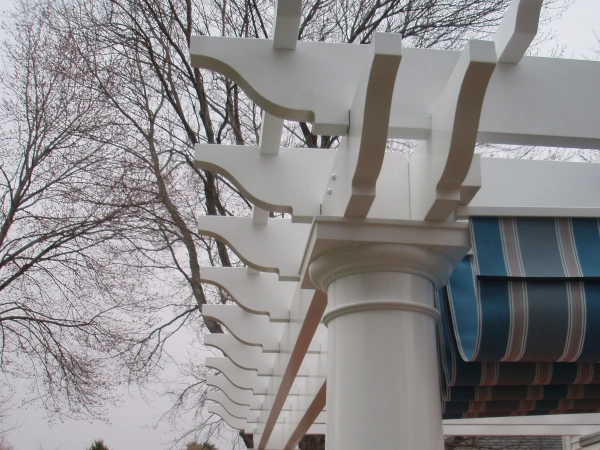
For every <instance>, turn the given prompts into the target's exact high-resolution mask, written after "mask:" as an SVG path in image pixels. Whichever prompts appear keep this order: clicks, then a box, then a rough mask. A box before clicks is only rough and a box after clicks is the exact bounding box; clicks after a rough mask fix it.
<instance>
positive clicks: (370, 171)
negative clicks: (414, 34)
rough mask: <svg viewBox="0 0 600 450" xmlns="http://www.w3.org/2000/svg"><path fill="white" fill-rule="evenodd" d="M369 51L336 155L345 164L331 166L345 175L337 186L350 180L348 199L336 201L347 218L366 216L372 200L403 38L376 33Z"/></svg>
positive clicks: (396, 35)
mask: <svg viewBox="0 0 600 450" xmlns="http://www.w3.org/2000/svg"><path fill="white" fill-rule="evenodd" d="M369 50H370V51H371V55H370V62H369V63H368V64H367V65H366V66H365V67H364V68H363V74H362V80H361V83H360V84H359V87H358V91H357V92H356V94H355V97H354V102H353V104H352V109H351V110H350V131H349V135H348V142H347V145H346V147H344V148H342V149H340V151H338V156H337V158H338V159H341V160H342V161H343V163H344V165H345V166H346V167H340V164H339V163H338V164H334V167H336V168H337V167H339V169H340V170H337V169H336V168H334V172H337V173H338V174H339V175H340V177H342V176H344V178H347V180H345V179H343V178H342V179H341V180H340V181H339V182H338V185H339V184H340V183H347V182H348V181H350V191H349V192H348V194H349V198H341V199H339V200H337V201H340V202H341V203H342V208H343V209H344V214H343V215H344V216H347V217H367V214H368V213H369V210H370V209H371V205H372V204H373V201H374V200H375V193H376V190H375V189H376V185H377V180H378V178H379V174H380V172H381V168H382V165H383V159H384V154H385V146H386V142H387V134H388V125H389V121H390V108H391V102H392V94H393V91H394V85H395V81H396V74H397V73H398V67H399V65H400V61H401V59H402V37H401V35H399V34H389V33H387V34H386V33H375V34H374V36H373V42H372V45H370V46H369ZM344 152H345V153H346V154H344ZM341 192H344V191H341ZM328 193H329V191H328ZM337 195H338V192H337V191H333V196H337Z"/></svg>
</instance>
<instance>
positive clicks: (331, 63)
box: [191, 36, 600, 149]
mask: <svg viewBox="0 0 600 450" xmlns="http://www.w3.org/2000/svg"><path fill="white" fill-rule="evenodd" d="M191 53H192V63H193V64H194V66H197V67H203V68H207V69H212V70H216V71H218V72H220V73H222V74H224V75H226V76H228V77H230V78H232V79H233V80H234V81H236V82H237V83H239V84H240V86H241V87H242V88H243V89H244V90H245V92H246V93H247V94H248V95H249V96H250V97H251V98H252V99H253V100H254V101H256V102H257V103H258V104H259V105H260V106H261V107H263V108H264V109H266V110H267V111H269V112H270V113H272V114H275V115H277V116H278V117H284V118H286V119H289V120H297V121H308V122H312V123H314V124H315V128H314V130H313V132H314V133H316V134H325V135H345V134H346V133H347V132H348V126H349V119H348V115H349V111H350V109H351V105H352V101H353V98H354V95H355V92H356V90H357V88H358V85H359V79H360V74H361V72H362V70H363V68H364V67H365V65H366V64H367V63H368V49H367V46H364V45H351V44H327V43H314V42H299V43H298V47H297V48H296V50H295V51H294V52H287V53H286V54H285V55H283V56H282V55H281V54H279V53H277V52H276V51H275V50H273V49H272V48H271V45H270V44H269V42H267V41H263V40H260V39H237V38H220V37H204V36H201V37H200V36H197V37H193V38H192V47H191ZM459 57H460V52H456V51H445V50H430V49H416V48H403V49H402V64H401V66H400V68H399V69H398V75H397V77H396V85H395V87H394V95H393V98H392V107H391V113H390V123H389V131H388V137H389V138H394V139H427V138H428V136H429V134H430V133H431V126H432V122H431V113H432V111H433V110H434V108H435V105H436V104H437V103H438V101H439V98H440V95H441V93H442V91H443V90H444V87H445V86H446V84H447V83H448V80H449V78H450V75H451V74H452V72H453V70H454V67H455V66H456V64H457V61H458V59H459ZM277 80H286V84H285V86H286V87H284V86H283V85H282V83H278V82H277ZM288 85H290V86H295V89H293V90H290V89H288V88H287V86H288ZM556 105H560V106H561V107H560V109H557V108H556ZM598 116H600V62H597V61H577V60H567V59H558V58H539V57H531V56H525V57H523V59H522V60H521V61H520V63H519V64H501V65H500V66H499V67H498V68H497V69H496V70H495V72H494V74H493V75H492V78H491V80H490V81H489V86H488V89H487V93H486V96H485V101H484V103H483V108H482V111H481V120H480V124H479V131H478V133H477V141H478V142H486V143H497V144H518V145H540V146H554V147H575V148H599V149H600V129H599V128H598V127H597V125H596V122H595V120H594V118H595V117H598Z"/></svg>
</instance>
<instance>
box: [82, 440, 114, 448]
mask: <svg viewBox="0 0 600 450" xmlns="http://www.w3.org/2000/svg"><path fill="white" fill-rule="evenodd" d="M86 450H109V448H108V447H107V446H106V445H104V441H103V440H102V439H100V440H99V441H94V443H93V444H92V446H91V447H90V448H87V449H86Z"/></svg>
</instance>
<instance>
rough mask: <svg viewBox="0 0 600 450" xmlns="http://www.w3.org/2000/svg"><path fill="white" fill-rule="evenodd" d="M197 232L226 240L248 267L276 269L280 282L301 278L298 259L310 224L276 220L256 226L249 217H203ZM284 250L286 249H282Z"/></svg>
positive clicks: (272, 270) (268, 270) (302, 252)
mask: <svg viewBox="0 0 600 450" xmlns="http://www.w3.org/2000/svg"><path fill="white" fill-rule="evenodd" d="M198 231H199V232H200V233H201V234H204V235H206V236H211V237H214V238H215V239H219V240H221V241H223V242H225V243H226V244H227V245H228V246H229V247H231V249H232V250H233V251H234V252H235V254H236V255H237V256H238V257H239V258H240V259H241V260H242V261H243V262H244V263H245V264H246V265H248V266H250V267H252V268H254V269H256V270H260V271H263V272H276V273H277V274H278V275H279V280H281V281H299V280H300V276H299V275H298V274H299V270H300V268H299V261H300V260H301V259H302V255H303V254H304V247H305V244H306V241H307V239H308V234H309V233H310V225H306V224H292V223H291V221H290V220H289V219H273V220H269V223H268V224H267V225H266V226H265V225H254V224H253V223H252V218H250V217H224V216H200V217H198ZM282 249H285V250H286V251H282Z"/></svg>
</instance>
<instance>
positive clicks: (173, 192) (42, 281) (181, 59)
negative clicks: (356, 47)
mask: <svg viewBox="0 0 600 450" xmlns="http://www.w3.org/2000/svg"><path fill="white" fill-rule="evenodd" d="M568 2H569V0H552V1H549V2H547V4H548V5H547V6H552V7H555V8H560V7H564V6H566V4H567V3H568ZM509 3H510V1H509V0H477V1H476V0H387V1H381V0H366V1H357V0H340V1H330V0H310V1H306V2H305V3H304V5H303V17H302V22H301V27H300V32H299V39H303V40H314V41H331V42H345V43H355V44H365V43H368V42H370V40H371V38H372V36H373V33H374V32H375V31H385V32H393V33H400V34H402V35H403V37H404V39H405V41H406V45H408V46H418V47H435V48H453V47H455V46H457V45H458V44H459V43H460V42H461V41H462V40H464V39H466V38H473V37H481V36H486V35H488V34H489V33H490V32H491V31H492V30H493V29H494V27H495V25H497V23H498V21H499V19H500V18H501V16H502V14H503V12H504V10H505V9H506V7H507V6H508V4H509ZM273 7H274V5H273V2H271V1H264V0H252V1H244V2H242V1H225V0H211V1H192V0H181V1H177V0H97V1H94V2H89V1H85V0H63V1H56V2H43V1H39V0H20V1H18V2H17V6H16V12H15V13H14V20H13V22H12V25H11V27H10V28H9V33H10V41H9V44H8V45H7V47H6V49H5V52H4V53H5V61H6V63H7V68H6V70H5V72H4V73H3V75H2V78H1V80H0V81H1V84H2V89H3V94H4V101H3V103H2V105H1V108H0V117H1V120H2V130H1V132H2V138H3V139H2V141H1V143H0V158H1V161H0V164H1V166H0V169H1V173H0V179H1V183H2V185H1V189H0V200H1V203H0V205H1V210H0V211H1V214H2V216H1V217H0V219H1V221H2V223H1V225H0V301H1V302H2V309H1V310H0V326H1V331H2V334H1V339H2V341H1V343H2V350H1V357H2V359H1V365H2V369H3V370H4V371H6V372H11V373H13V374H15V375H16V376H22V377H28V378H30V379H32V380H33V382H34V389H35V394H36V396H37V397H38V398H41V399H42V401H43V403H44V406H45V407H46V408H47V409H48V410H49V411H50V412H53V413H59V414H68V413H71V414H97V413H98V410H99V408H100V407H101V405H102V402H103V401H104V400H107V399H109V398H110V388H111V386H113V385H114V384H115V383H118V382H119V381H121V379H122V378H121V377H120V376H115V373H116V374H118V375H123V376H126V377H129V380H130V381H133V380H135V381H143V380H145V379H147V378H148V377H149V376H151V375H152V374H153V373H154V369H156V368H157V367H160V364H161V358H162V356H163V346H164V343H165V341H166V339H168V337H169V336H171V335H173V333H176V332H177V331H178V330H179V329H181V328H182V327H189V328H191V329H192V330H194V332H196V333H197V335H198V336H199V335H200V331H201V330H202V329H203V328H204V327H206V328H207V329H208V330H210V331H211V332H215V333H220V332H223V329H222V328H221V326H220V325H219V324H218V323H215V322H213V321H210V320H204V321H203V320H202V316H201V313H200V306H201V305H203V304H206V303H219V302H220V303H225V302H227V301H229V300H230V299H229V298H228V297H227V294H226V293H224V292H222V291H220V290H218V289H209V288H206V287H205V286H203V285H202V283H201V269H200V268H201V266H203V265H217V266H236V265H238V266H239V265H242V263H241V262H240V261H238V260H237V259H236V257H235V256H234V255H232V254H231V253H230V251H229V250H228V249H227V247H226V246H225V245H224V244H223V243H222V242H218V241H215V240H213V239H209V238H206V237H203V236H200V235H199V234H198V232H197V230H196V220H195V217H196V216H197V215H198V214H206V215H222V216H227V215H236V216H239V215H248V214H249V213H250V208H251V205H250V204H249V202H248V201H247V200H246V199H245V198H244V197H243V196H242V195H241V193H240V192H239V191H238V190H237V189H236V188H235V187H234V186H232V185H231V184H230V183H229V182H228V181H227V180H225V179H223V178H221V177H220V176H218V175H216V174H214V173H211V172H206V171H202V170H199V169H196V168H195V167H194V158H193V150H194V144H196V143H200V142H203V143H214V144H237V145H242V144H246V145H256V144H257V142H258V136H259V130H260V121H261V111H260V109H259V108H258V107H257V106H256V105H255V104H254V103H253V102H251V101H250V100H249V99H248V97H246V96H245V95H244V93H243V92H242V91H241V90H240V88H239V87H238V86H236V85H235V84H234V83H233V82H231V80H228V79H227V78H225V77H223V76H221V75H219V74H215V73H212V72H208V71H203V70H199V69H196V68H193V67H192V66H191V64H190V60H189V51H188V47H189V42H190V39H191V36H192V35H198V34H200V35H224V36H240V37H257V38H265V37H268V36H269V35H270V33H271V27H272V19H273V17H272V16H273ZM286 127H287V131H286V135H285V136H284V139H285V142H286V145H294V146H297V147H301V146H306V147H321V148H330V147H332V146H335V145H336V143H337V138H336V137H335V136H315V135H313V134H312V133H311V126H310V124H306V123H299V124H298V123H286ZM117 367H120V368H123V369H126V370H121V371H119V370H117V369H116V368H117ZM181 370H182V376H185V377H186V379H188V380H189V379H192V380H195V382H192V383H188V384H186V385H185V386H183V387H182V388H181V389H179V390H176V389H174V390H172V392H171V393H172V394H173V395H174V396H175V398H176V402H175V406H174V409H173V410H172V411H171V413H172V415H171V416H170V417H172V418H177V417H179V416H178V414H179V412H181V411H182V410H186V409H190V410H193V411H196V412H198V416H197V417H198V427H199V428H198V429H195V430H190V435H191V434H193V433H195V432H196V431H199V430H201V429H202V427H203V426H205V427H208V428H210V427H213V426H218V422H215V421H214V420H209V421H207V422H206V421H204V419H203V418H202V417H201V415H200V412H201V410H202V407H203V399H204V392H205V390H206V386H205V384H204V382H203V377H204V369H203V367H202V366H201V365H199V364H198V363H190V364H189V365H186V366H183V367H181ZM188 437H189V436H188ZM182 439H187V438H186V437H184V438H182Z"/></svg>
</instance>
